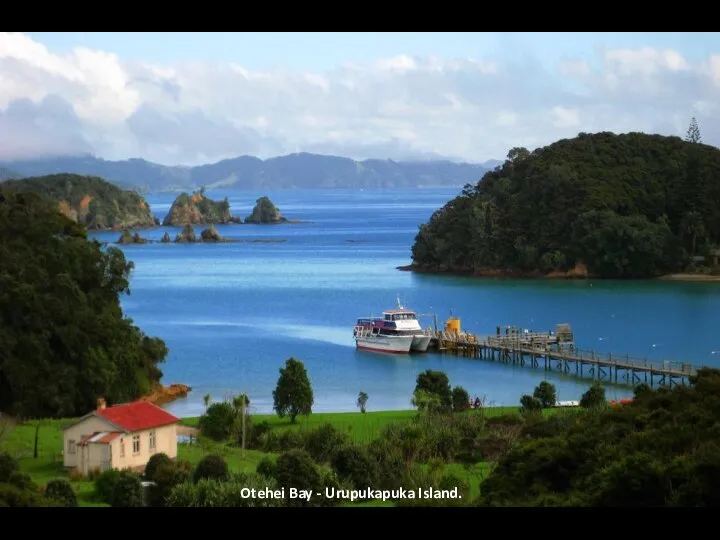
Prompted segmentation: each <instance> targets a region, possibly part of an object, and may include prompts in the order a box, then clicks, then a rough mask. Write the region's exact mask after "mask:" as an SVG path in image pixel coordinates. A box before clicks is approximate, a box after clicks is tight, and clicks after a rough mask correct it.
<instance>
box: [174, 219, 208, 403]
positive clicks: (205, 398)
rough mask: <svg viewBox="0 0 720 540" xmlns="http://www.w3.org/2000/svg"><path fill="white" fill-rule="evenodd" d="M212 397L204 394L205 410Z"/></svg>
mask: <svg viewBox="0 0 720 540" xmlns="http://www.w3.org/2000/svg"><path fill="white" fill-rule="evenodd" d="M165 234H167V233H165ZM211 399H212V397H210V394H205V395H204V396H203V403H204V404H205V410H207V408H208V407H209V406H210V400H211Z"/></svg>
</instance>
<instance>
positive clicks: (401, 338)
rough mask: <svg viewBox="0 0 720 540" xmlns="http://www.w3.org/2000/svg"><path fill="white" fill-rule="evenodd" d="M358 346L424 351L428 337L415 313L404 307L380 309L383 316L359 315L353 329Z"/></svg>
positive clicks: (395, 351) (397, 352) (404, 352)
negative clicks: (364, 316) (363, 316)
mask: <svg viewBox="0 0 720 540" xmlns="http://www.w3.org/2000/svg"><path fill="white" fill-rule="evenodd" d="M353 335H354V336H355V344H356V346H357V348H358V349H366V350H371V351H382V352H390V353H396V354H407V353H411V352H426V351H427V348H428V345H430V339H431V337H430V336H428V335H426V334H425V332H423V329H422V327H421V326H420V322H419V321H418V316H417V313H415V312H414V311H412V310H410V309H405V308H404V307H403V306H402V305H401V304H400V300H398V307H397V309H391V310H387V311H383V314H382V317H366V318H360V319H358V320H357V322H356V323H355V329H354V330H353Z"/></svg>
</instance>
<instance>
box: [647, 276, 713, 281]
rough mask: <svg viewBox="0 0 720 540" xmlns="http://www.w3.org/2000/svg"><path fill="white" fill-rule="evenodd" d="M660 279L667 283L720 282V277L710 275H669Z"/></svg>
mask: <svg viewBox="0 0 720 540" xmlns="http://www.w3.org/2000/svg"><path fill="white" fill-rule="evenodd" d="M658 279H662V280H665V281H720V276H711V275H709V274H668V275H667V276H660V277H659V278H658Z"/></svg>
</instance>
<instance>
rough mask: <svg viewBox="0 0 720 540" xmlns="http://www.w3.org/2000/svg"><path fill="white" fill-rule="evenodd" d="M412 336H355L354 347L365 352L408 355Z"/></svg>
mask: <svg viewBox="0 0 720 540" xmlns="http://www.w3.org/2000/svg"><path fill="white" fill-rule="evenodd" d="M412 343H413V336H382V335H373V336H356V337H355V345H356V346H357V348H358V349H362V350H366V351H376V352H386V353H392V354H408V353H409V352H410V348H411V347H412Z"/></svg>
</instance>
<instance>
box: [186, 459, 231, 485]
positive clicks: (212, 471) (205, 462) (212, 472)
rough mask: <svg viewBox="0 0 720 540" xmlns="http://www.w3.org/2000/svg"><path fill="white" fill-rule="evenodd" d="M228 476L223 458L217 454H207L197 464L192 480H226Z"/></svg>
mask: <svg viewBox="0 0 720 540" xmlns="http://www.w3.org/2000/svg"><path fill="white" fill-rule="evenodd" d="M228 476H229V472H228V466H227V463H226V462H225V459H224V458H223V457H222V456H221V455H219V454H209V455H207V456H205V457H204V458H202V459H201V460H200V462H199V463H198V464H197V468H196V469H195V474H194V476H193V480H194V481H195V482H198V481H200V480H201V479H203V478H214V479H216V480H227V478H228Z"/></svg>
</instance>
